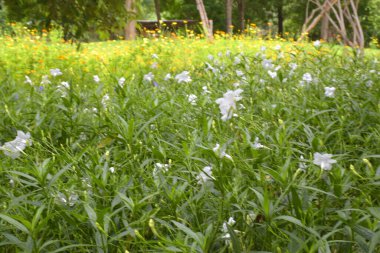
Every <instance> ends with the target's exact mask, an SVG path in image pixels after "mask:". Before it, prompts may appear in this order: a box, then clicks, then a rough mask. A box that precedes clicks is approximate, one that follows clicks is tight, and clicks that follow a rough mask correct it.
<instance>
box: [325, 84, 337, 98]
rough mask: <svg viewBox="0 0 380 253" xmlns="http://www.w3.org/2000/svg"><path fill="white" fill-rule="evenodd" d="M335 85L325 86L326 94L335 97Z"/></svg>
mask: <svg viewBox="0 0 380 253" xmlns="http://www.w3.org/2000/svg"><path fill="white" fill-rule="evenodd" d="M334 92H335V87H325V96H326V97H329V98H333V97H334Z"/></svg>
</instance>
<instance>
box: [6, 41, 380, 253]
mask: <svg viewBox="0 0 380 253" xmlns="http://www.w3.org/2000/svg"><path fill="white" fill-rule="evenodd" d="M0 43H1V46H0V97H1V100H0V196H1V203H0V251H1V252H123V253H124V252H131V253H132V252H278V253H280V252H326V253H328V252H347V253H348V252H366V253H367V252H375V253H376V252H380V53H379V52H378V51H370V52H368V53H367V54H366V55H365V57H359V56H357V55H356V54H355V52H353V51H352V50H351V49H348V48H341V47H332V46H329V45H327V44H325V43H320V42H319V41H317V42H314V43H309V44H300V43H299V44H297V43H292V42H279V41H263V40H252V39H250V40H248V39H247V40H224V39H220V40H215V41H214V42H212V43H210V42H207V41H203V40H196V39H193V40H191V39H178V40H176V39H157V40H153V39H152V40H147V39H141V40H138V41H136V42H120V41H114V42H112V41H110V42H105V43H91V44H83V45H82V47H81V49H80V50H79V51H76V50H75V47H74V46H72V45H70V44H64V43H61V42H52V43H44V42H40V41H34V40H26V39H22V40H18V41H17V40H13V39H9V38H0Z"/></svg>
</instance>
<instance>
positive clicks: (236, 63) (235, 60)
mask: <svg viewBox="0 0 380 253" xmlns="http://www.w3.org/2000/svg"><path fill="white" fill-rule="evenodd" d="M240 62H241V60H240V58H239V57H237V56H236V57H235V58H234V65H238V64H240Z"/></svg>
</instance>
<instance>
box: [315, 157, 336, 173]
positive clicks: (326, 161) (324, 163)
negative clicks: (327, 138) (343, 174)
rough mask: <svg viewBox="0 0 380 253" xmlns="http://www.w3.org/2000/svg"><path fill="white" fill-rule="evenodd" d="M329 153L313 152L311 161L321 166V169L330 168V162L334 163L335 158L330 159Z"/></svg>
mask: <svg viewBox="0 0 380 253" xmlns="http://www.w3.org/2000/svg"><path fill="white" fill-rule="evenodd" d="M332 156H333V155H331V154H326V153H323V154H320V153H314V160H313V163H314V164H315V165H318V166H320V167H321V169H322V170H331V167H332V164H333V163H336V160H334V159H331V158H332Z"/></svg>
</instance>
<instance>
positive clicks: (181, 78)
mask: <svg viewBox="0 0 380 253" xmlns="http://www.w3.org/2000/svg"><path fill="white" fill-rule="evenodd" d="M175 79H176V80H177V82H178V83H189V82H191V77H190V75H189V71H183V72H182V73H180V74H178V75H176V76H175Z"/></svg>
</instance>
